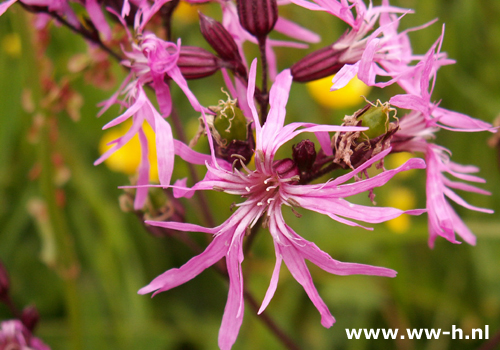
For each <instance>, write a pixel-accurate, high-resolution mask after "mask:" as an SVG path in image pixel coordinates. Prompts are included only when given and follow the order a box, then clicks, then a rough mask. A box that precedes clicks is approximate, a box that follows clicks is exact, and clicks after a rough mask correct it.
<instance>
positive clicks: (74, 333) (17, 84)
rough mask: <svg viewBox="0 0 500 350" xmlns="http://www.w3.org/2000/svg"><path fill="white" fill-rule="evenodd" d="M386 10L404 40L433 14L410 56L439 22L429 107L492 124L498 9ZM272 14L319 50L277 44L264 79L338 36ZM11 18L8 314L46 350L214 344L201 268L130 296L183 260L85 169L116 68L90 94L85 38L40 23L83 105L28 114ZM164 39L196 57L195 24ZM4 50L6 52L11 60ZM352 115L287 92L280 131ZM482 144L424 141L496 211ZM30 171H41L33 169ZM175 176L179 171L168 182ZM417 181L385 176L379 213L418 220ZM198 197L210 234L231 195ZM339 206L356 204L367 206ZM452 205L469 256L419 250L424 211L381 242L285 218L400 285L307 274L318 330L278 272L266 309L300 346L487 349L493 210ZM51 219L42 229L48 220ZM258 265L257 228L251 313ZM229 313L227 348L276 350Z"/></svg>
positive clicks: (493, 273) (493, 0)
mask: <svg viewBox="0 0 500 350" xmlns="http://www.w3.org/2000/svg"><path fill="white" fill-rule="evenodd" d="M393 3H394V4H395V5H399V6H402V7H407V8H413V9H415V10H416V11H415V14H409V15H406V16H405V18H403V20H402V24H401V26H402V27H403V28H408V27H412V26H416V25H420V24H422V23H425V22H427V21H430V20H432V19H434V18H436V17H437V18H439V21H438V23H436V24H434V25H432V26H431V27H429V28H427V29H424V30H422V31H418V32H415V33H411V34H410V36H411V39H412V43H413V47H414V51H415V53H422V54H423V53H425V52H426V51H427V49H428V48H429V47H430V45H432V43H433V42H434V41H435V40H436V39H437V37H438V36H439V34H440V32H441V23H446V32H445V39H444V43H443V51H445V52H447V53H448V54H449V56H450V57H451V58H454V59H456V60H457V62H458V63H457V64H456V65H453V66H448V67H444V68H442V69H441V70H440V71H439V73H438V79H437V84H436V88H435V91H434V95H433V98H434V99H435V100H436V101H437V100H442V102H441V106H442V107H445V108H448V109H452V110H456V111H459V112H462V113H465V114H468V115H471V116H474V117H476V118H480V119H482V120H485V121H488V122H493V120H494V119H495V117H496V116H497V115H498V114H499V113H500V84H499V81H500V73H499V71H500V69H499V63H498V62H500V21H498V18H500V2H498V1H497V0H478V1H471V0H458V1H451V0H441V1H436V0H418V1H417V0H406V1H405V0H400V1H393ZM202 11H203V12H205V13H208V14H210V15H212V16H214V17H216V18H218V19H220V13H219V12H218V10H217V9H216V7H203V8H202ZM280 14H281V15H283V16H285V17H287V18H290V19H294V20H296V21H298V22H299V23H301V24H302V25H304V26H306V27H308V28H310V29H311V30H313V31H315V32H317V33H319V34H321V36H322V38H323V42H322V43H321V44H317V45H311V47H310V48H309V49H308V50H306V51H303V50H297V49H286V48H278V49H277V50H276V52H277V54H278V59H279V62H280V65H279V69H280V70H281V69H284V68H287V67H288V66H289V65H290V64H292V63H293V62H294V61H296V60H297V59H299V58H301V57H303V56H304V55H305V53H306V52H310V51H312V50H314V49H316V48H319V47H323V46H325V45H326V44H328V43H330V42H333V41H334V40H335V39H336V38H337V37H338V36H339V35H340V34H341V33H342V32H343V30H344V29H345V28H344V27H343V26H342V25H341V24H340V23H339V21H335V20H334V19H333V18H331V17H330V16H327V15H325V14H321V13H313V14H310V13H307V12H306V11H304V10H302V9H300V8H298V7H296V6H294V5H289V6H285V7H281V8H280ZM218 16H219V17H218ZM26 23H27V21H26V16H25V15H24V13H23V11H22V9H21V7H20V6H17V5H14V6H13V7H12V8H11V10H9V11H8V12H7V13H6V14H5V15H4V16H2V17H1V18H0V43H1V51H0V106H1V107H0V108H1V112H0V259H1V260H2V261H3V263H4V265H5V266H6V268H7V269H8V271H9V273H10V277H11V294H12V296H13V298H14V302H15V303H16V305H18V307H23V306H25V305H28V304H35V305H36V306H37V308H38V310H39V312H40V314H41V320H40V324H39V327H38V329H37V331H36V334H37V336H39V337H41V338H42V339H44V341H45V342H46V343H47V344H49V345H50V346H51V347H52V349H54V350H58V349H123V350H126V349H169V350H191V349H192V350H197V349H200V350H201V349H207V350H208V349H217V334H218V329H219V326H220V321H221V317H222V313H223V310H224V305H225V301H226V297H227V282H226V280H225V279H224V278H222V277H221V276H220V275H219V274H218V273H216V272H214V271H213V270H211V269H209V270H207V271H205V272H204V273H202V274H201V275H200V276H198V277H197V278H195V279H194V280H192V281H190V282H188V283H186V284H185V285H182V286H180V287H178V288H176V289H174V290H171V291H169V292H166V293H162V294H160V295H158V296H156V297H155V298H154V299H150V298H149V296H139V295H137V290H138V289H139V288H141V287H142V286H144V285H145V284H147V283H149V281H150V280H151V279H152V278H154V277H156V276H157V275H158V274H160V273H162V272H163V271H165V270H167V269H169V268H172V267H178V266H180V265H181V264H183V263H184V262H186V261H187V260H188V259H189V258H190V257H191V256H192V255H193V252H192V251H190V250H189V248H186V247H185V246H184V245H183V244H181V243H179V242H178V241H176V240H175V239H172V238H168V237H166V238H159V237H154V236H152V235H151V234H149V233H148V232H147V231H146V230H145V229H144V227H143V226H142V224H141V222H140V220H139V219H138V218H137V217H136V216H135V215H134V214H133V213H124V212H122V211H121V210H120V206H119V204H118V197H119V196H120V195H121V194H122V193H123V190H120V189H118V188H117V187H118V186H120V185H126V184H128V183H129V180H128V178H127V176H126V175H123V174H119V173H115V172H112V171H110V170H109V169H108V168H107V167H106V166H105V165H100V166H97V167H94V166H93V165H92V163H93V162H94V160H95V159H97V158H98V156H99V153H98V146H97V145H98V144H99V140H100V139H101V137H102V135H103V132H102V131H101V127H102V126H103V125H104V124H105V123H106V122H107V121H109V120H111V119H112V118H113V117H114V116H116V115H117V113H118V109H117V108H115V109H112V110H110V111H109V112H107V113H106V114H105V115H104V116H103V117H101V118H100V119H97V118H96V114H97V112H98V107H96V104H97V103H98V102H100V101H102V100H104V99H106V98H108V97H109V96H110V95H111V94H112V93H113V92H114V91H115V89H116V88H117V87H118V85H119V84H120V82H121V81H122V79H123V78H124V76H125V72H124V71H123V70H121V68H120V67H118V65H117V64H114V65H113V66H112V68H111V70H112V72H113V74H114V78H115V83H114V84H112V85H113V86H112V87H111V88H109V87H108V88H107V89H102V88H100V87H96V86H93V85H92V84H89V83H88V82H86V81H85V79H84V78H83V76H82V74H80V73H72V72H70V70H69V68H68V62H70V59H71V57H73V56H74V55H75V54H78V53H82V52H86V50H87V49H86V45H85V43H84V42H83V40H82V39H81V38H75V37H74V35H73V34H72V33H71V32H70V31H69V30H68V29H66V28H58V27H55V26H52V27H51V30H50V33H51V36H50V43H49V44H48V50H47V55H48V56H49V57H50V59H51V61H52V64H53V67H52V72H53V73H52V74H51V75H52V78H53V80H54V81H56V82H58V83H59V84H61V83H62V82H64V79H66V80H67V83H68V86H69V87H71V89H72V90H74V91H77V92H78V93H79V94H80V95H81V97H82V99H83V100H82V106H81V109H80V108H79V107H78V106H79V100H78V97H73V98H74V101H73V100H72V101H73V102H74V106H76V107H75V110H79V112H80V115H81V116H80V118H79V120H76V121H75V120H74V118H73V119H72V118H71V113H68V111H66V110H61V111H58V112H57V113H48V114H46V115H36V114H34V113H32V112H30V106H29V103H27V102H21V101H26V98H25V97H23V96H26V94H25V91H26V88H28V89H31V91H32V96H33V99H34V100H35V101H36V99H37V98H39V96H37V90H38V91H39V92H38V94H40V86H39V85H40V84H39V83H37V81H38V77H39V74H40V72H39V71H38V70H37V68H36V67H37V63H38V61H39V58H38V57H37V53H36V52H34V51H33V47H30V43H29V40H28V39H29V36H30V31H29V30H27V24H26ZM273 35H274V34H273ZM16 36H17V38H18V39H15V38H16ZM174 36H181V37H182V39H183V42H182V43H183V45H200V46H203V47H205V48H207V49H208V45H207V44H206V43H203V41H202V39H201V35H200V34H199V30H198V29H197V25H196V23H189V21H185V20H182V18H180V17H179V18H177V17H176V18H175V19H174ZM275 37H278V36H275ZM13 38H14V39H13ZM16 40H18V41H16ZM13 42H14V44H13ZM16 42H19V43H20V45H21V46H20V47H19V48H17V49H16V48H15V47H14V49H12V48H13V46H12V45H14V46H15V45H17V44H16ZM12 50H13V51H12ZM19 50H20V51H19ZM250 51H252V50H250ZM254 51H255V50H254ZM38 66H39V65H38ZM189 84H190V87H192V89H193V91H194V92H195V94H196V95H197V96H199V98H200V102H201V103H202V104H204V105H215V104H216V103H217V101H218V100H219V99H221V98H223V99H225V96H223V95H221V94H220V93H218V91H219V87H220V86H222V84H223V83H222V79H221V76H220V74H216V75H215V76H213V77H211V78H208V79H204V80H200V81H192V82H190V83H189ZM207 86H211V88H209V89H208V88H207ZM212 86H213V88H212ZM399 92H400V91H399V90H398V88H397V87H391V88H388V89H385V90H384V91H380V90H372V93H371V94H370V95H369V98H370V99H371V100H375V99H376V98H381V99H387V98H388V97H390V96H391V95H393V94H396V93H399ZM173 96H174V99H175V100H176V101H178V108H179V112H180V115H181V116H182V118H183V121H184V123H185V126H186V127H187V130H188V131H187V133H188V134H189V135H188V136H189V137H192V136H193V134H194V131H195V129H194V125H195V124H196V118H197V115H196V114H195V113H193V112H192V111H191V109H190V108H189V106H188V103H187V100H186V99H185V97H184V96H183V95H182V93H181V92H180V91H178V90H176V89H173ZM55 109H57V108H55ZM356 109H357V107H353V108H350V109H349V110H339V111H332V110H329V109H326V108H323V107H320V106H318V105H316V104H315V103H314V101H313V100H312V99H311V97H309V95H308V93H307V90H306V88H305V86H304V85H294V86H293V88H292V92H291V97H290V101H289V103H288V115H287V120H288V121H292V120H304V119H307V120H308V121H309V120H311V121H315V122H322V123H325V122H335V123H338V122H339V121H340V120H341V118H342V117H343V115H344V114H345V113H348V114H351V113H353V112H354V111H355V110H356ZM52 111H54V109H52ZM73 117H74V115H73ZM56 134H57V135H56ZM491 136H492V135H491V134H489V133H474V134H467V133H451V132H446V131H440V132H439V134H438V137H437V139H436V143H438V144H440V145H443V146H445V147H448V148H450V150H451V151H452V152H453V160H454V161H455V162H458V163H462V164H474V165H477V166H479V167H480V168H481V172H480V173H479V175H480V176H481V177H483V178H485V179H486V181H487V182H486V184H484V185H481V187H482V188H484V189H486V190H488V191H491V192H492V193H493V194H492V195H491V196H482V195H475V194H470V193H464V194H463V198H464V199H465V200H467V201H468V202H470V203H471V204H474V205H477V206H480V207H487V208H492V209H494V210H497V211H498V210H499V209H500V192H499V191H498V189H499V188H500V174H499V160H498V158H497V155H498V150H495V149H492V148H490V147H488V145H487V140H488V138H489V137H491ZM54 151H55V153H54ZM54 154H57V156H56V157H55V156H54ZM41 168H43V169H48V170H47V171H42V172H41V171H40V169H41ZM199 170H200V175H201V174H202V169H201V168H200V169H199ZM186 174H187V170H186V169H185V168H183V167H182V164H181V163H180V162H179V167H178V170H177V173H176V175H175V177H176V178H179V177H184V176H186ZM424 177H425V176H424V172H423V171H420V172H416V171H415V172H412V173H410V174H408V175H401V176H398V177H396V178H395V179H394V180H392V182H390V183H389V185H388V186H386V187H385V188H382V189H377V190H376V194H377V201H378V204H380V205H397V204H394V203H396V202H397V197H398V196H399V195H400V194H401V193H402V192H404V193H409V195H410V197H412V198H414V200H415V205H416V207H423V206H425V197H424V192H425V190H424V181H425V179H424ZM54 179H57V181H55V180H54ZM398 191H399V192H398ZM460 194H462V193H460ZM207 197H208V199H209V201H210V203H211V206H212V207H213V208H218V210H217V211H216V212H215V213H214V214H215V216H216V221H217V223H220V222H222V221H223V220H225V219H226V218H227V217H228V216H229V215H230V214H231V213H230V210H229V206H230V204H231V203H232V202H233V201H234V200H237V199H235V198H234V197H231V196H229V195H222V194H220V193H207ZM353 201H354V202H357V203H364V204H368V200H367V198H366V196H358V197H356V198H355V199H353ZM214 203H215V204H214ZM183 204H184V206H185V209H186V220H187V221H188V222H199V223H203V220H202V219H201V218H200V217H199V215H198V210H197V207H196V205H195V203H194V202H191V201H184V202H183ZM456 209H457V212H458V213H459V214H460V215H461V217H462V218H463V219H464V221H465V222H466V223H467V224H468V225H469V227H470V228H471V229H472V231H473V232H474V233H475V234H476V235H477V238H478V243H477V246H475V247H471V246H468V245H466V244H461V245H453V244H451V243H449V242H447V241H445V240H444V239H441V238H438V240H437V242H436V247H435V249H433V250H430V249H429V248H428V246H427V236H428V234H427V221H426V219H427V217H426V216H425V215H423V216H422V217H412V218H410V219H408V218H407V219H406V220H409V222H407V224H409V225H408V228H407V229H405V230H403V231H404V232H395V230H394V229H393V228H391V226H389V225H386V224H379V225H374V228H375V229H374V231H373V232H370V231H365V230H363V229H360V228H351V227H346V226H344V225H341V224H338V223H336V222H333V221H332V220H330V219H329V218H327V217H324V216H321V215H319V214H311V213H306V212H303V211H301V214H303V217H302V218H300V219H298V218H296V217H295V216H294V215H293V214H292V213H291V212H286V213H285V214H286V218H287V220H289V221H290V226H292V227H293V228H294V229H295V230H296V232H297V233H299V234H301V235H303V236H304V237H305V238H306V239H309V240H312V241H314V242H315V243H316V244H317V245H318V246H319V247H321V248H322V249H323V250H325V251H326V252H328V253H329V254H330V255H331V256H332V257H333V258H335V259H338V260H341V261H353V262H360V263H365V264H371V265H379V266H386V267H390V268H393V269H395V270H397V271H398V276H397V277H396V278H394V279H387V278H381V277H368V276H348V277H339V276H333V275H329V274H327V273H326V272H324V271H322V270H320V269H318V268H316V267H315V266H313V265H312V264H311V265H310V269H311V273H312V275H313V278H314V281H315V284H316V286H317V288H318V290H319V292H320V295H321V296H322V297H323V299H324V300H325V302H326V303H327V305H328V306H329V308H330V310H331V312H332V314H333V315H334V316H335V317H336V319H337V323H336V324H335V325H334V326H333V327H332V328H331V329H325V328H323V327H322V326H321V324H320V318H319V315H318V312H317V311H316V309H315V308H314V307H313V305H312V303H311V302H310V301H309V299H308V297H307V295H306V294H305V292H304V291H303V290H302V287H301V286H300V285H299V284H298V283H297V282H296V281H295V280H294V279H293V278H292V277H291V276H290V274H289V272H288V271H287V270H286V269H283V271H282V273H281V278H280V282H279V285H278V290H277V292H276V295H275V297H274V299H273V300H272V302H271V304H270V305H269V307H268V309H267V311H266V312H267V313H268V314H269V315H270V316H271V317H272V318H273V319H275V320H276V322H277V323H278V324H279V325H280V326H281V327H283V329H285V331H286V332H288V333H289V334H291V337H292V338H293V339H294V340H295V341H296V342H297V344H298V345H300V346H302V347H303V348H304V349H318V350H320V349H347V350H351V349H352V350H354V349H356V350H357V349H359V350H361V349H409V350H412V349H415V350H419V349H425V350H444V349H477V348H479V347H480V346H481V344H482V343H483V342H484V341H481V340H452V339H451V336H442V337H441V338H440V339H439V340H418V341H417V340H414V341H404V340H397V341H393V340H382V339H380V340H377V341H374V340H363V339H360V340H347V337H346V333H345V329H346V328H399V329H400V330H402V329H404V328H441V329H443V330H445V331H446V330H448V331H449V330H451V327H452V325H456V326H457V327H460V328H462V329H463V330H464V333H465V334H467V333H468V332H469V331H470V329H472V328H483V329H484V326H485V325H489V329H490V337H492V336H493V335H494V333H496V332H498V331H499V330H500V220H499V219H498V214H496V213H495V214H492V215H488V214H482V213H478V212H472V211H469V210H465V209H463V208H461V207H460V208H456ZM49 218H56V220H55V222H51V220H50V219H49ZM312 223H314V224H312ZM58 232H59V233H61V232H62V233H63V235H61V234H59V233H58ZM192 237H194V239H196V240H197V241H198V242H199V243H200V244H205V243H204V242H206V240H205V237H204V234H200V233H194V234H192ZM55 247H58V248H57V249H56V248H55ZM274 260H275V257H274V252H273V246H272V241H271V239H270V237H269V235H268V234H267V232H266V231H265V230H262V232H260V233H259V235H258V236H257V238H256V241H255V243H254V247H253V250H252V251H251V253H250V254H248V255H247V256H246V259H245V261H244V263H243V269H244V274H245V284H246V286H247V287H248V289H249V290H250V291H252V292H253V293H254V295H255V296H256V298H257V300H259V301H260V300H261V299H262V298H263V296H264V294H265V291H266V288H267V286H268V283H269V279H270V276H271V273H272V269H273V267H274ZM245 312H246V315H245V318H244V321H243V326H242V328H241V331H240V335H239V337H238V340H237V342H236V344H235V346H234V349H281V348H283V347H282V345H281V343H279V341H278V340H277V339H276V338H275V337H274V335H273V334H272V333H270V332H269V330H267V329H266V328H265V327H264V326H263V324H262V323H261V322H260V320H259V316H257V315H256V314H255V312H253V310H251V308H249V307H248V306H247V308H246V311H245ZM11 317H12V315H11V314H10V313H9V311H8V309H7V308H6V307H5V306H4V305H0V319H2V320H4V319H9V318H11Z"/></svg>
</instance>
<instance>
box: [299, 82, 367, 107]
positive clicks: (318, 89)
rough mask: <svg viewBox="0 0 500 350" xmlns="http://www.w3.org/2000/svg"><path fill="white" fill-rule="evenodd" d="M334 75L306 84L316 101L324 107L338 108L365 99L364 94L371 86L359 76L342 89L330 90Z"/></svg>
mask: <svg viewBox="0 0 500 350" xmlns="http://www.w3.org/2000/svg"><path fill="white" fill-rule="evenodd" d="M333 77H334V76H333V75H332V76H329V77H326V78H323V79H319V80H315V81H311V82H310V83H307V84H306V86H307V89H308V90H309V93H310V94H311V96H312V97H313V98H314V99H315V100H316V102H318V103H319V104H320V105H322V106H324V107H328V108H332V109H338V108H347V107H354V106H357V105H359V104H361V103H363V102H364V101H365V100H364V98H363V96H366V95H368V93H369V92H370V89H371V88H370V87H369V86H368V85H366V84H365V83H363V82H362V81H361V80H359V79H358V77H357V76H356V77H354V78H353V79H352V80H351V81H350V82H349V83H348V84H347V85H346V86H345V87H343V88H342V89H339V90H336V91H330V88H331V87H332V79H333Z"/></svg>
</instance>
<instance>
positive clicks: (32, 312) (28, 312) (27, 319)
mask: <svg viewBox="0 0 500 350" xmlns="http://www.w3.org/2000/svg"><path fill="white" fill-rule="evenodd" d="M39 319H40V314H39V313H38V310H37V308H36V307H35V306H34V305H29V306H26V307H25V308H24V309H23V312H22V313H21V322H22V323H23V325H24V327H26V328H27V329H28V330H29V331H30V332H33V330H34V329H35V327H36V325H37V323H38V320H39Z"/></svg>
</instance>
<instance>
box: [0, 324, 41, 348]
mask: <svg viewBox="0 0 500 350" xmlns="http://www.w3.org/2000/svg"><path fill="white" fill-rule="evenodd" d="M0 349H6V350H7V349H19V350H50V348H49V347H48V346H47V345H45V344H44V343H43V342H42V341H41V340H40V339H38V338H36V337H34V336H33V335H32V334H31V332H30V331H29V330H28V329H26V327H24V326H23V324H22V323H21V321H19V320H8V321H4V322H2V323H1V324H0Z"/></svg>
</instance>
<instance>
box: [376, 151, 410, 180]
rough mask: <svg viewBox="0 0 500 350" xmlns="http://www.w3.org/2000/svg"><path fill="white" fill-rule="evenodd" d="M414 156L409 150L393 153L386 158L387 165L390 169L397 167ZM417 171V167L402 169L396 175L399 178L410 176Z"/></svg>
mask: <svg viewBox="0 0 500 350" xmlns="http://www.w3.org/2000/svg"><path fill="white" fill-rule="evenodd" d="M411 158H413V155H412V154H411V153H408V152H398V153H392V154H390V155H389V156H388V157H387V158H386V159H385V160H384V162H385V164H386V165H387V167H388V168H390V169H395V168H397V167H399V166H401V165H403V164H404V163H406V162H407V161H408V160H410V159H411ZM416 172H417V169H412V170H407V171H402V172H400V173H398V174H397V175H396V176H397V177H399V178H408V177H411V176H413V175H414V174H415V173H416Z"/></svg>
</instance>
